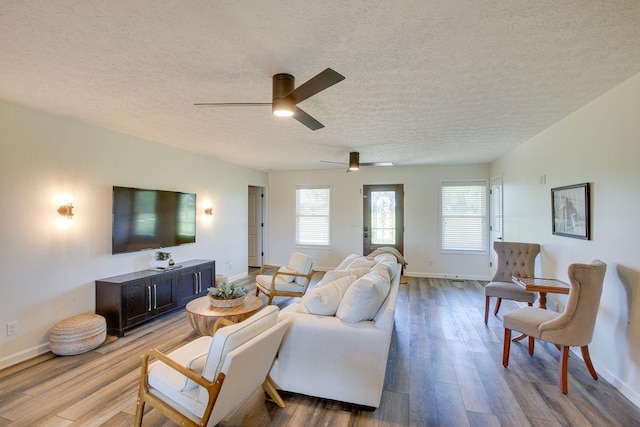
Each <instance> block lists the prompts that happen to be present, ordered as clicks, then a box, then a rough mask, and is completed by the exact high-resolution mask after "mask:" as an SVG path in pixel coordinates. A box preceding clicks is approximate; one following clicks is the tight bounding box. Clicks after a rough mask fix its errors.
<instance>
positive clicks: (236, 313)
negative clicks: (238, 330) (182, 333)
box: [187, 295, 264, 335]
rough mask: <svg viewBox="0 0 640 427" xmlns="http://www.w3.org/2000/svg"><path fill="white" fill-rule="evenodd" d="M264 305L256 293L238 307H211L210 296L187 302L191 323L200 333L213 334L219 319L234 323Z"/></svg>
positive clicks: (246, 298) (248, 296) (246, 297)
mask: <svg viewBox="0 0 640 427" xmlns="http://www.w3.org/2000/svg"><path fill="white" fill-rule="evenodd" d="M263 306H264V302H263V301H262V300H261V299H260V298H258V297H257V296H255V295H247V296H245V298H244V302H243V303H242V304H241V305H239V306H236V307H229V308H219V307H211V304H210V303H209V296H204V297H201V298H197V299H194V300H193V301H190V302H189V303H188V304H187V317H188V318H189V323H191V326H192V327H193V329H195V331H196V332H197V333H198V334H200V335H213V325H214V324H215V323H216V320H218V319H228V320H230V321H232V322H234V323H237V322H242V321H243V320H244V319H246V318H247V317H249V316H251V315H253V314H255V313H257V312H258V310H260V309H261V308H262V307H263Z"/></svg>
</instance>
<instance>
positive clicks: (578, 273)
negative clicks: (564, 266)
mask: <svg viewBox="0 0 640 427" xmlns="http://www.w3.org/2000/svg"><path fill="white" fill-rule="evenodd" d="M606 270H607V265H606V264H605V263H603V262H602V261H600V260H595V261H593V262H592V263H591V264H571V265H570V266H569V272H568V274H569V280H570V281H571V289H570V290H569V297H568V298H567V305H566V307H565V309H564V311H563V312H562V313H554V312H553V311H550V310H543V309H541V308H534V307H523V308H520V309H518V310H515V311H512V312H511V313H507V314H505V315H504V317H503V318H502V323H503V325H504V352H503V354H502V365H503V366H504V367H505V368H506V367H507V366H508V365H509V351H510V347H511V331H512V330H513V331H518V332H521V333H523V334H525V335H528V336H529V354H530V355H533V347H534V343H535V338H538V339H540V340H543V341H547V342H550V343H553V344H556V345H560V346H562V347H561V351H560V378H559V384H560V389H561V390H562V392H563V393H564V394H567V391H568V388H567V364H568V362H569V348H570V347H580V349H581V350H582V358H583V359H584V363H585V365H587V369H589V372H590V373H591V376H592V377H593V379H594V380H597V379H598V374H596V370H595V369H594V368H593V364H592V363H591V357H590V356H589V343H590V342H591V338H592V337H593V329H594V327H595V324H596V316H597V314H598V306H599V305H600V295H601V294H602V284H603V282H604V274H605V272H606Z"/></svg>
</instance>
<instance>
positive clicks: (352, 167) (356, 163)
mask: <svg viewBox="0 0 640 427" xmlns="http://www.w3.org/2000/svg"><path fill="white" fill-rule="evenodd" d="M320 161H321V162H322V163H334V164H337V165H347V166H349V168H348V169H347V172H353V171H357V170H359V169H360V166H393V163H391V162H368V163H360V153H358V152H357V151H352V152H350V153H349V163H343V162H330V161H328V160H320Z"/></svg>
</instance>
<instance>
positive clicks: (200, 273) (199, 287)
mask: <svg viewBox="0 0 640 427" xmlns="http://www.w3.org/2000/svg"><path fill="white" fill-rule="evenodd" d="M198 292H202V271H198Z"/></svg>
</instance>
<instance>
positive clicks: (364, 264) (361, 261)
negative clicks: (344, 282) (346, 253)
mask: <svg viewBox="0 0 640 427" xmlns="http://www.w3.org/2000/svg"><path fill="white" fill-rule="evenodd" d="M374 265H376V262H375V261H374V260H371V259H367V258H365V257H358V258H356V259H354V260H353V261H351V263H350V264H349V265H348V266H347V268H371V267H373V266H374Z"/></svg>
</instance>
